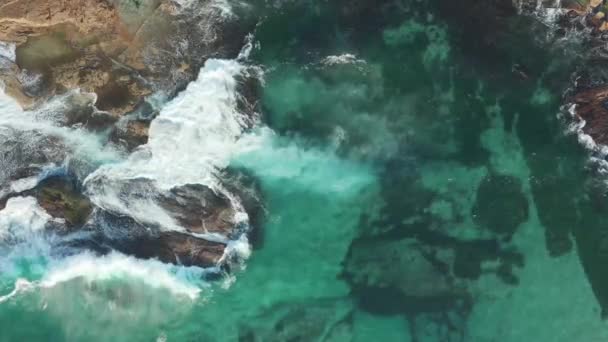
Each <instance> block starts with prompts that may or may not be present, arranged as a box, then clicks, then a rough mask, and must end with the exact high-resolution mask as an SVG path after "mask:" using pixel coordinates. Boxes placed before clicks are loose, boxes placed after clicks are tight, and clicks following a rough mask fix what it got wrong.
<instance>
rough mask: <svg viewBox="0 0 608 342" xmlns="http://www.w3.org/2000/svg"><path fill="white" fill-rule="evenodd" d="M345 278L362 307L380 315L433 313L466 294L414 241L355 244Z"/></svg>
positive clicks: (347, 264)
mask: <svg viewBox="0 0 608 342" xmlns="http://www.w3.org/2000/svg"><path fill="white" fill-rule="evenodd" d="M343 276H344V278H345V279H346V280H347V281H348V282H349V283H350V285H351V286H352V288H353V290H354V292H355V293H356V294H357V295H358V297H359V298H360V301H361V304H362V305H363V306H364V307H366V308H367V309H368V310H371V311H377V312H389V313H398V312H402V313H406V312H408V310H422V311H424V310H428V309H430V310H432V309H431V308H433V307H436V306H437V305H438V306H440V307H442V306H444V305H445V306H449V303H451V302H452V300H453V299H454V298H457V297H460V296H462V295H463V294H464V292H463V291H462V289H459V288H458V287H457V286H456V285H455V284H454V282H453V279H452V278H451V276H450V275H449V270H445V269H442V268H441V266H440V265H439V264H438V263H434V262H433V260H432V258H431V256H430V255H428V254H426V253H425V252H424V250H423V248H422V246H421V245H420V244H419V243H418V242H417V241H416V240H414V239H403V240H386V239H373V240H355V241H354V242H353V244H352V245H351V247H350V250H349V253H348V255H347V257H346V260H345V262H344V271H343ZM424 307H426V309H423V308H424Z"/></svg>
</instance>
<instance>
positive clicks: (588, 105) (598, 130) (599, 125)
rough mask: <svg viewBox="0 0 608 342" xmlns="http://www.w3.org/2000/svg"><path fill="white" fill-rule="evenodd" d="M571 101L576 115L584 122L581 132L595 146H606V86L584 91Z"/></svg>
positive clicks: (607, 103) (607, 135)
mask: <svg viewBox="0 0 608 342" xmlns="http://www.w3.org/2000/svg"><path fill="white" fill-rule="evenodd" d="M572 101H573V103H574V104H576V115H577V116H579V117H580V118H581V119H582V120H584V121H585V125H584V126H583V127H582V130H583V132H584V133H585V134H588V135H589V136H590V137H591V138H593V141H595V143H597V144H603V145H606V144H608V86H599V87H593V88H590V89H584V90H582V91H580V92H578V93H576V94H575V95H574V97H573V99H572Z"/></svg>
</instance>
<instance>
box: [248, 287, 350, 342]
mask: <svg viewBox="0 0 608 342" xmlns="http://www.w3.org/2000/svg"><path fill="white" fill-rule="evenodd" d="M353 310H354V307H353V305H352V303H351V302H350V301H348V300H346V299H331V298H328V299H320V300H315V301H312V302H311V301H310V300H308V301H306V302H301V303H300V302H295V303H284V304H278V305H274V306H272V307H270V308H268V309H266V310H264V311H263V312H261V313H260V314H259V315H257V316H254V317H251V318H250V319H249V320H248V321H247V323H244V324H242V325H241V326H240V328H239V342H280V341H301V342H307V341H310V342H313V341H314V342H321V341H326V342H329V341H345V342H346V341H353V338H354V336H353V331H352V329H353V327H352V315H353Z"/></svg>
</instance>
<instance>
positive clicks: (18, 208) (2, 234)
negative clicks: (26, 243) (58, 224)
mask: <svg viewBox="0 0 608 342" xmlns="http://www.w3.org/2000/svg"><path fill="white" fill-rule="evenodd" d="M51 219H52V217H51V216H50V215H49V214H47V213H46V211H44V209H42V208H41V207H40V206H39V205H38V202H37V201H36V199H35V198H33V197H13V198H10V199H9V200H8V201H7V202H6V207H5V208H4V209H3V210H2V211H0V242H1V241H3V240H7V239H18V240H28V239H29V237H30V236H31V235H32V234H36V233H39V232H41V231H42V230H43V229H44V227H45V225H46V224H47V222H49V220H51Z"/></svg>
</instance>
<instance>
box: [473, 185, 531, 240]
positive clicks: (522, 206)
mask: <svg viewBox="0 0 608 342" xmlns="http://www.w3.org/2000/svg"><path fill="white" fill-rule="evenodd" d="M471 214H472V216H473V217H474V219H475V221H476V222H477V224H479V225H480V226H481V227H483V228H485V229H488V230H490V231H493V232H494V233H496V234H498V235H499V236H506V237H510V236H512V235H513V233H515V231H516V230H517V228H518V227H519V225H520V224H522V223H523V222H525V221H526V220H527V219H528V200H527V199H526V196H525V195H524V194H523V192H522V185H521V181H520V180H519V179H517V178H515V177H511V176H506V175H489V176H487V177H486V178H485V179H484V180H482V182H481V184H480V185H479V188H478V189H477V199H476V202H475V207H474V208H473V210H472V213H471Z"/></svg>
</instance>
